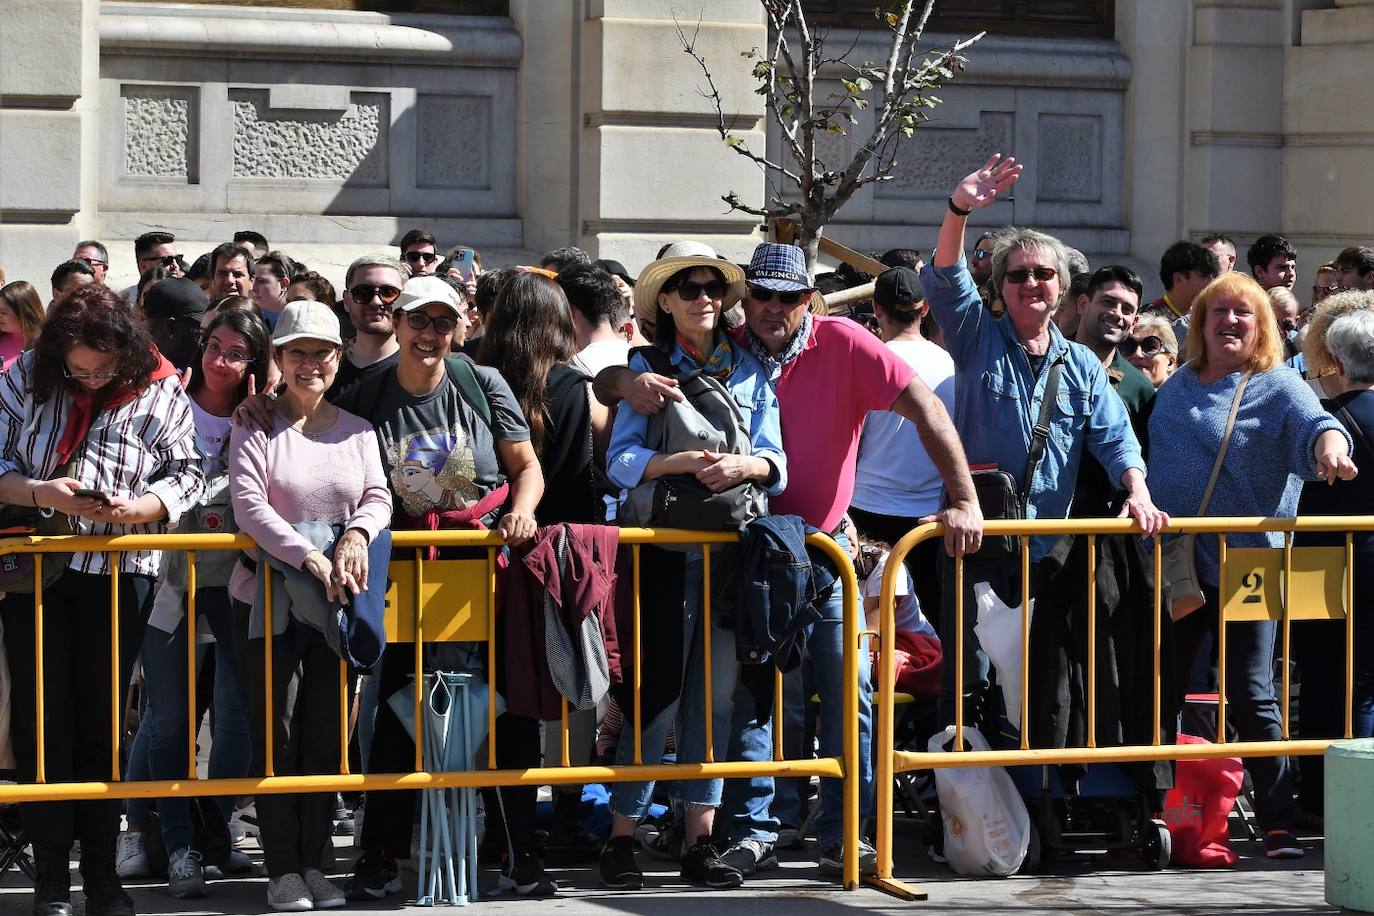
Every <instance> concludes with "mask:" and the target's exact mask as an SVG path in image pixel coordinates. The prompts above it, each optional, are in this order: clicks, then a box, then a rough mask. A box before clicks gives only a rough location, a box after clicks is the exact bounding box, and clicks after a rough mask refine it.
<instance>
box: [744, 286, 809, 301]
mask: <svg viewBox="0 0 1374 916" xmlns="http://www.w3.org/2000/svg"><path fill="white" fill-rule="evenodd" d="M774 296H777V297H778V302H780V303H782V304H783V305H796V304H797V303H798V302H801V301H802V299H803V298H810V296H811V290H809V289H796V290H792V291H791V292H788V293H780V292H778V291H777V290H775V289H764V288H763V287H762V286H751V287H749V298H750V299H753V300H754V301H755V302H772V301H773V297H774Z"/></svg>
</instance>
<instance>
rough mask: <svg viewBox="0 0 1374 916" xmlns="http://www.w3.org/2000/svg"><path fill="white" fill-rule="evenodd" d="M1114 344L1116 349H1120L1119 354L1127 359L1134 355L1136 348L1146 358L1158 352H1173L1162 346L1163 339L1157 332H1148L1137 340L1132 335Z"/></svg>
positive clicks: (1152, 357) (1154, 355)
mask: <svg viewBox="0 0 1374 916" xmlns="http://www.w3.org/2000/svg"><path fill="white" fill-rule="evenodd" d="M1116 346H1117V349H1119V350H1120V351H1121V355H1122V356H1124V357H1126V358H1127V359H1130V358H1131V357H1132V356H1135V354H1136V351H1137V350H1139V351H1140V355H1141V356H1143V357H1145V358H1146V359H1154V358H1155V357H1156V356H1158V355H1159V354H1160V353H1172V352H1173V351H1172V350H1170V349H1168V348H1167V347H1165V346H1164V341H1163V340H1162V339H1161V338H1160V337H1159V336H1158V335H1157V334H1150V335H1148V336H1146V337H1142V338H1140V339H1139V340H1136V339H1135V338H1134V337H1127V338H1126V339H1125V340H1123V341H1121V343H1119V344H1117V345H1116Z"/></svg>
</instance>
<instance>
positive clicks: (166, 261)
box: [81, 254, 181, 267]
mask: <svg viewBox="0 0 1374 916" xmlns="http://www.w3.org/2000/svg"><path fill="white" fill-rule="evenodd" d="M81 260H83V261H85V262H86V263H87V264H91V261H90V259H89V258H82V259H81ZM180 260H181V255H179V254H164V255H162V256H161V257H151V258H139V263H142V262H144V261H156V262H157V263H159V264H161V265H162V266H163V267H171V266H172V265H173V264H175V263H177V262H178V261H180ZM101 263H104V262H103V261H96V262H95V264H101ZM92 266H94V264H92Z"/></svg>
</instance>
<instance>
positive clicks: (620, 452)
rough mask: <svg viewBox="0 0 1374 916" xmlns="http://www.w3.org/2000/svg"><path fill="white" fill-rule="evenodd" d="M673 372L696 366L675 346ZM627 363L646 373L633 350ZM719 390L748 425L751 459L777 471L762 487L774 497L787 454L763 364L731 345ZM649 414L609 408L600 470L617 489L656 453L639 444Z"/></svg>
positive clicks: (635, 480) (783, 480)
mask: <svg viewBox="0 0 1374 916" xmlns="http://www.w3.org/2000/svg"><path fill="white" fill-rule="evenodd" d="M668 358H669V360H670V361H671V362H672V364H673V366H674V367H676V368H677V369H678V371H680V372H682V373H684V374H686V373H689V372H693V371H695V370H696V369H697V368H698V367H697V365H696V363H695V362H694V361H693V360H692V358H691V357H689V356H688V355H687V354H686V353H685V352H684V351H683V349H682V347H680V346H678V345H677V344H674V345H673V352H672V353H671V354H669V356H668ZM629 367H630V368H631V369H633V370H634V371H636V372H648V371H650V369H649V364H648V363H647V362H646V361H645V360H644V358H643V357H642V356H640V355H639V354H638V353H636V354H634V355H633V356H631V357H630V362H629ZM725 388H726V390H727V391H729V392H730V394H731V395H733V396H734V398H735V405H736V406H737V407H738V408H739V411H740V415H741V416H742V417H744V419H745V421H746V422H747V424H748V426H749V444H750V447H751V449H752V450H753V454H754V456H755V457H758V458H763V459H765V460H766V461H768V463H769V464H771V465H773V467H774V468H776V469H777V475H776V477H777V479H776V480H774V481H773V482H772V484H770V485H767V486H764V490H765V491H766V492H767V493H768V495H769V496H777V495H778V494H779V493H781V492H782V491H783V489H784V488H786V486H787V456H786V455H784V454H783V451H782V424H781V422H780V421H779V419H778V398H777V395H775V394H774V393H773V388H772V386H771V385H769V384H768V377H767V376H766V375H765V374H764V371H763V367H762V366H761V365H759V361H758V360H757V359H755V358H754V357H753V355H752V354H750V353H749V352H748V351H747V350H746V349H745V348H744V347H741V346H739V345H736V346H735V368H734V371H733V372H731V373H730V377H729V378H727V379H726V380H725ZM648 432H649V418H648V417H646V416H645V415H644V414H641V413H637V412H635V411H634V410H631V409H630V407H629V405H627V404H622V405H621V407H620V409H618V410H617V411H616V412H615V425H614V427H612V430H611V444H610V446H609V448H608V449H607V452H606V454H607V459H606V473H607V476H609V477H610V479H611V482H612V483H614V484H615V485H616V486H618V487H621V488H623V489H626V490H628V489H631V488H633V487H635V486H638V485H639V483H640V481H641V480H643V479H644V469H645V467H647V466H648V464H649V459H650V458H652V457H654V455H656V454H657V452H655V451H654V450H653V449H652V448H650V447H648V445H647V444H646V442H645V439H646V437H647V436H648Z"/></svg>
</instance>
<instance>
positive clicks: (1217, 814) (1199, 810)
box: [1164, 735, 1245, 868]
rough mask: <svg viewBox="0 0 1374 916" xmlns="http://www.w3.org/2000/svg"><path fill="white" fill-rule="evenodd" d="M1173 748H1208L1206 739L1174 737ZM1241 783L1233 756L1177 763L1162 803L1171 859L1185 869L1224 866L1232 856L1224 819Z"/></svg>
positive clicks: (1242, 773) (1242, 770) (1241, 772)
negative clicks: (1179, 745) (1173, 776)
mask: <svg viewBox="0 0 1374 916" xmlns="http://www.w3.org/2000/svg"><path fill="white" fill-rule="evenodd" d="M1177 743H1178V744H1211V743H1212V742H1210V741H1208V740H1207V739H1206V738H1195V737H1193V736H1192V735H1179V736H1178V741H1177ZM1244 780H1245V767H1244V766H1243V765H1242V764H1241V762H1240V758H1239V757H1217V758H1213V759H1211V760H1180V761H1179V762H1178V769H1177V776H1176V778H1175V779H1174V787H1173V788H1172V789H1170V790H1169V795H1168V797H1167V798H1166V799H1165V801H1164V822H1165V823H1166V824H1168V825H1169V836H1170V839H1171V840H1172V841H1173V847H1174V849H1173V856H1172V861H1173V863H1174V864H1175V865H1184V866H1188V867H1191V868H1230V867H1231V866H1233V865H1235V864H1236V859H1237V858H1238V856H1237V855H1236V853H1235V852H1234V851H1233V850H1232V849H1231V836H1230V830H1229V825H1228V819H1229V818H1230V816H1231V809H1232V808H1233V807H1235V804H1236V796H1237V795H1239V794H1240V787H1241V784H1242V783H1243V782H1244Z"/></svg>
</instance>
